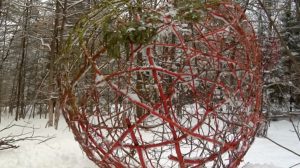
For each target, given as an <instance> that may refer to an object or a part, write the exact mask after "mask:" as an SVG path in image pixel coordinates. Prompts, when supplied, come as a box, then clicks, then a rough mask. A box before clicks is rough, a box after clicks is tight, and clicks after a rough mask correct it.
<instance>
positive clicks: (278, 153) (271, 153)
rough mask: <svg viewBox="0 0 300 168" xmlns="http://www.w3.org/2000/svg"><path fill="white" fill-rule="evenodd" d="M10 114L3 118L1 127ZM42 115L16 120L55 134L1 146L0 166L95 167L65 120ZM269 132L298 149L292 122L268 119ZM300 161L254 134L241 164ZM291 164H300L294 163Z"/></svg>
mask: <svg viewBox="0 0 300 168" xmlns="http://www.w3.org/2000/svg"><path fill="white" fill-rule="evenodd" d="M12 120H13V118H7V117H6V118H5V119H3V118H2V123H0V130H1V128H3V127H4V126H6V125H7V124H9V122H10V121H12ZM46 122H47V121H46V120H45V119H36V120H34V122H33V121H26V122H24V121H19V122H18V123H17V124H19V125H26V126H28V127H35V130H34V132H35V135H36V136H55V138H54V139H50V140H48V141H46V142H43V143H40V144H39V141H26V142H20V143H19V145H20V147H19V148H17V149H12V150H3V151H1V150H0V167H1V168H96V166H95V165H94V164H93V163H92V162H91V161H90V160H89V159H88V158H87V157H85V155H84V153H83V152H82V151H81V150H80V147H79V145H78V144H77V142H76V141H75V140H74V138H73V135H72V133H71V132H70V130H69V129H68V128H67V126H66V123H65V122H64V121H63V120H61V121H60V123H59V130H57V131H56V130H54V129H53V128H45V125H46ZM22 131H23V132H24V133H25V132H31V131H32V128H24V129H20V127H14V128H11V129H9V130H7V131H3V132H0V138H1V137H3V136H5V135H8V134H19V133H22ZM268 136H269V137H270V138H271V139H273V140H275V141H276V142H278V143H280V144H282V145H284V146H286V147H288V148H290V149H292V150H294V151H295V152H297V153H300V142H299V140H298V139H297V136H296V134H295V133H293V129H292V125H291V123H290V122H288V121H276V122H272V123H271V127H270V129H269V134H268ZM297 163H300V157H298V156H296V155H294V154H292V153H290V152H288V151H286V150H284V149H282V148H280V147H278V146H276V145H275V144H273V143H272V142H270V141H269V140H267V139H263V138H257V139H256V140H255V142H254V144H253V146H252V148H251V149H250V150H249V152H248V153H247V155H246V157H245V159H244V162H243V163H242V165H241V167H243V168H288V167H291V166H293V165H295V164H297ZM293 168H300V165H297V166H295V167H293Z"/></svg>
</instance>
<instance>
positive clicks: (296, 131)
mask: <svg viewBox="0 0 300 168" xmlns="http://www.w3.org/2000/svg"><path fill="white" fill-rule="evenodd" d="M290 121H291V123H292V125H293V128H294V131H295V133H296V135H297V137H298V139H299V141H300V133H299V130H298V129H297V128H296V126H295V124H294V122H293V119H292V118H291V117H290Z"/></svg>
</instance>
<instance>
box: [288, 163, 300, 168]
mask: <svg viewBox="0 0 300 168" xmlns="http://www.w3.org/2000/svg"><path fill="white" fill-rule="evenodd" d="M298 165H300V163H296V164H294V165H292V166H290V167H289V168H293V167H296V166H298Z"/></svg>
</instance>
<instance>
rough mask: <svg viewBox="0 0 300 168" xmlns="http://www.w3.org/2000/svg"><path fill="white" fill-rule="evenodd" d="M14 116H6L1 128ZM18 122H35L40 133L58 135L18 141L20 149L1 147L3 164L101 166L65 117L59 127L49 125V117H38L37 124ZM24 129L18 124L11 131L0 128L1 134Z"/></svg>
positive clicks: (13, 167) (18, 167)
mask: <svg viewBox="0 0 300 168" xmlns="http://www.w3.org/2000/svg"><path fill="white" fill-rule="evenodd" d="M11 120H13V118H12V117H11V118H9V119H4V118H2V122H1V123H0V130H1V128H3V127H4V126H6V125H7V124H8V123H9V122H10V121H11ZM3 121H4V122H3ZM30 122H31V121H30ZM17 123H18V124H19V125H27V126H34V127H35V128H36V129H35V130H34V132H35V135H36V136H37V135H39V136H55V138H54V139H50V140H49V141H46V142H44V143H41V144H39V141H26V142H20V143H18V145H20V147H19V148H17V149H11V150H4V151H0V165H1V166H0V167H1V168H97V166H95V165H94V164H93V162H92V161H90V160H89V159H88V158H87V157H86V156H85V154H84V153H83V152H82V151H81V149H80V147H79V145H78V144H77V142H76V141H75V140H74V138H73V135H72V133H71V132H70V130H69V129H68V128H67V126H66V123H65V122H64V121H63V120H61V121H60V123H59V130H57V131H56V130H54V128H45V125H46V123H47V120H45V119H37V120H35V121H34V124H33V122H31V123H30V124H27V123H26V122H24V121H20V122H17ZM23 131H24V132H31V131H32V129H30V128H26V129H24V130H23ZM21 132H22V129H20V128H19V127H15V128H12V129H10V130H9V132H8V131H5V132H0V137H2V136H4V135H5V134H10V133H13V134H18V133H21Z"/></svg>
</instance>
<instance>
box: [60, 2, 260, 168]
mask: <svg viewBox="0 0 300 168" xmlns="http://www.w3.org/2000/svg"><path fill="white" fill-rule="evenodd" d="M108 2H109V3H108ZM151 2H152V1H151ZM183 2H184V3H183ZM183 2H180V3H179V2H177V3H174V2H166V3H159V4H156V5H153V4H150V1H143V2H142V3H141V4H136V3H137V2H135V1H128V2H127V1H124V2H123V1H107V2H106V1H104V2H103V3H102V4H100V5H98V7H97V8H95V9H94V10H93V11H92V12H91V13H89V14H88V15H87V16H86V17H85V18H83V19H82V20H81V21H80V22H79V23H78V25H77V27H76V28H75V29H74V32H73V34H72V36H71V37H70V41H69V42H68V44H69V47H68V50H67V52H66V54H65V60H68V61H67V63H65V64H64V65H65V66H64V67H65V69H64V71H65V73H64V74H63V75H61V76H62V78H61V79H62V82H61V86H62V89H61V90H62V92H61V106H62V109H63V111H64V116H65V118H66V120H67V122H68V124H69V126H70V127H71V128H72V131H73V133H74V135H75V139H76V140H77V141H78V142H79V144H80V145H81V147H82V149H83V150H84V151H85V153H86V154H87V156H88V157H89V158H90V159H91V160H92V161H94V162H95V163H96V164H97V165H98V166H99V167H117V168H123V167H130V168H131V167H144V168H145V167H155V168H157V167H164V168H165V167H181V168H185V167H201V166H203V167H237V166H238V165H239V163H240V162H241V161H242V158H243V156H244V155H245V153H246V152H247V150H248V148H249V147H250V145H251V143H252V142H253V139H254V136H255V134H256V130H257V128H258V125H259V122H260V117H261V109H260V107H261V77H262V75H261V55H260V49H259V48H258V45H257V43H256V36H255V33H254V31H253V28H252V26H251V24H250V23H249V21H248V20H247V18H246V16H245V13H244V10H243V9H242V8H241V7H240V6H239V5H237V4H235V3H233V2H230V1H225V2H224V1H222V2H221V1H215V2H213V3H201V2H200V1H193V0H189V1H183Z"/></svg>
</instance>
